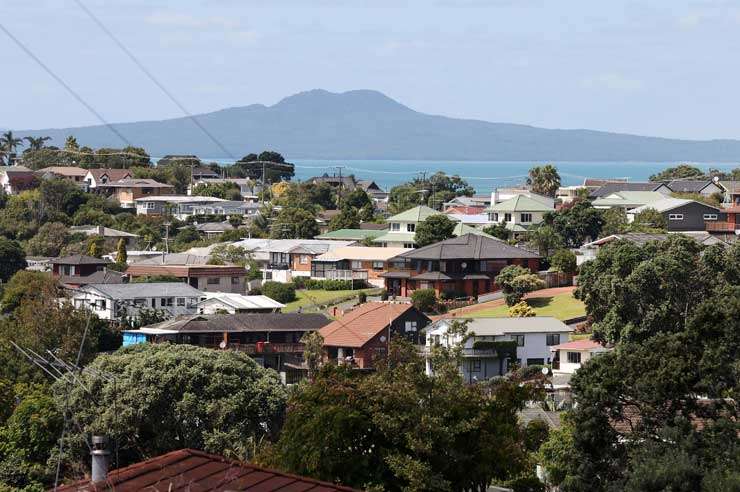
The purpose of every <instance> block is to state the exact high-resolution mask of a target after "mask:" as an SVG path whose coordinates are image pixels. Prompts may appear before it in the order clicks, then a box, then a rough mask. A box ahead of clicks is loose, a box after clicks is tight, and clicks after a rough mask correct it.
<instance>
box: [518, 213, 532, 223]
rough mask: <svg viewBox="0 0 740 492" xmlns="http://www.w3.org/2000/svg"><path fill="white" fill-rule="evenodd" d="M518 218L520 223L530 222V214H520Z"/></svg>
mask: <svg viewBox="0 0 740 492" xmlns="http://www.w3.org/2000/svg"><path fill="white" fill-rule="evenodd" d="M520 219H521V221H522V223H527V222H532V214H521V216H520Z"/></svg>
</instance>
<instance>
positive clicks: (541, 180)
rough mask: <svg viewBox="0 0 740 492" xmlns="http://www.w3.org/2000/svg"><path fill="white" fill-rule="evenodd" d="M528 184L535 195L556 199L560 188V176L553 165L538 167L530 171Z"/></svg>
mask: <svg viewBox="0 0 740 492" xmlns="http://www.w3.org/2000/svg"><path fill="white" fill-rule="evenodd" d="M527 184H528V185H530V186H531V188H532V191H533V192H535V193H538V194H540V195H544V196H550V197H554V196H555V194H556V193H557V191H558V188H560V174H558V170H557V169H556V168H555V166H553V165H552V164H545V165H544V166H536V167H533V168H532V169H530V170H529V177H528V178H527Z"/></svg>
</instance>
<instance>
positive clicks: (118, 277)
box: [59, 270, 123, 285]
mask: <svg viewBox="0 0 740 492" xmlns="http://www.w3.org/2000/svg"><path fill="white" fill-rule="evenodd" d="M59 283H60V284H66V285H87V284H122V283H123V276H122V274H121V273H120V272H113V271H110V270H100V271H99V272H95V273H91V274H90V275H84V276H77V275H62V276H60V277H59Z"/></svg>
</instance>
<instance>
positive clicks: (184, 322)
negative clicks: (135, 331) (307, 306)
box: [147, 313, 330, 333]
mask: <svg viewBox="0 0 740 492" xmlns="http://www.w3.org/2000/svg"><path fill="white" fill-rule="evenodd" d="M329 322H330V321H329V319H327V317H326V316H324V315H323V314H320V313H237V314H198V315H192V316H178V317H177V318H174V319H171V320H167V321H163V322H161V323H157V324H154V325H149V326H147V328H157V329H161V330H173V331H178V332H181V333H211V332H224V331H228V332H244V331H316V330H318V329H319V328H322V327H324V326H326V325H328V324H329Z"/></svg>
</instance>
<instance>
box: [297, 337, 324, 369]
mask: <svg viewBox="0 0 740 492" xmlns="http://www.w3.org/2000/svg"><path fill="white" fill-rule="evenodd" d="M301 343H302V344H303V360H305V361H306V367H307V368H308V379H309V380H310V381H313V379H314V377H315V376H316V372H317V371H318V370H319V368H320V367H321V361H322V360H323V357H324V337H322V336H321V333H319V332H318V331H307V332H306V333H304V334H303V336H302V337H301Z"/></svg>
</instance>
